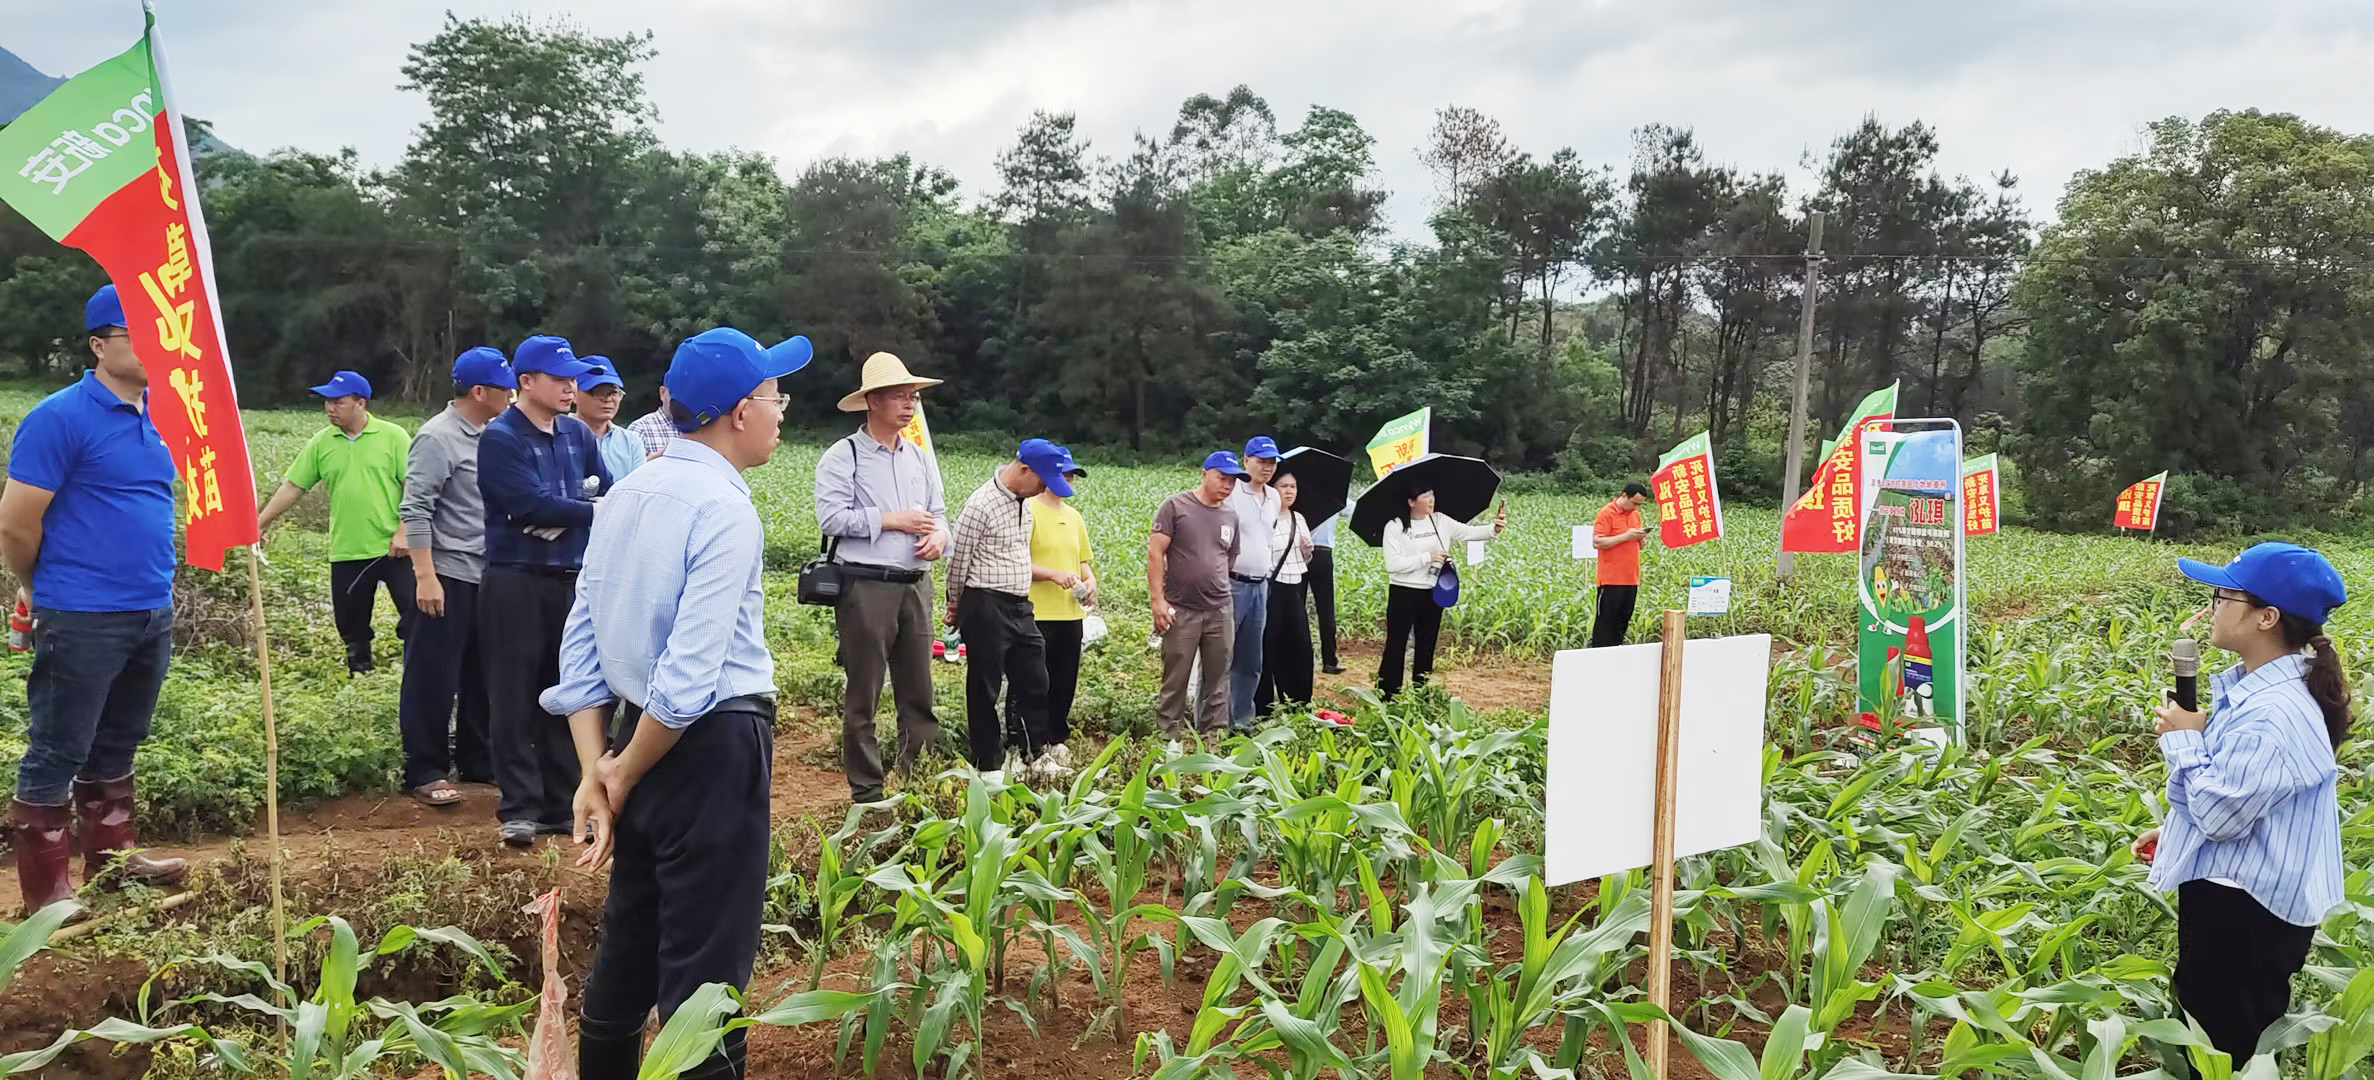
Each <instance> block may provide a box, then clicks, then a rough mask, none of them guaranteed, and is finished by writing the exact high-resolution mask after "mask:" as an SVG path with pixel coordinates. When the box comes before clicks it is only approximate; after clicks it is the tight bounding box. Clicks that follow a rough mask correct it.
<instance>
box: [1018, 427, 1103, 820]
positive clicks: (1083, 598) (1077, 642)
mask: <svg viewBox="0 0 2374 1080" xmlns="http://www.w3.org/2000/svg"><path fill="white" fill-rule="evenodd" d="M1063 474H1064V476H1066V477H1068V478H1070V479H1071V481H1072V487H1073V488H1074V489H1075V490H1076V489H1077V488H1078V487H1079V481H1080V478H1081V477H1083V476H1086V475H1088V470H1086V469H1083V468H1081V467H1080V465H1079V463H1078V462H1076V461H1073V460H1072V452H1071V451H1070V450H1068V449H1066V450H1064V451H1063ZM1093 554H1094V553H1093V552H1092V551H1091V550H1090V549H1089V546H1088V522H1087V521H1086V520H1085V519H1083V518H1082V517H1081V516H1080V512H1079V511H1078V510H1075V509H1073V508H1072V507H1071V504H1069V503H1066V502H1064V501H1063V500H1062V499H1061V498H1059V497H1057V496H1056V494H1055V493H1054V492H1052V491H1042V492H1040V493H1039V494H1038V495H1037V496H1035V497H1033V498H1032V499H1031V500H1030V606H1031V610H1032V617H1033V618H1035V619H1037V620H1038V624H1039V634H1040V636H1042V637H1044V638H1046V639H1047V730H1046V731H1043V732H1031V733H1030V735H1031V737H1030V738H1029V739H1027V740H1026V742H1025V744H1026V745H1030V746H1043V747H1046V748H1047V749H1046V750H1045V751H1044V752H1043V753H1041V754H1040V755H1039V756H1038V758H1037V759H1036V760H1034V761H1032V762H1030V763H1028V764H1027V765H1025V766H1024V767H1023V768H1024V772H1025V774H1026V778H1027V777H1028V776H1032V775H1035V776H1038V777H1041V778H1044V779H1049V780H1053V779H1060V778H1061V777H1063V776H1065V775H1066V774H1068V773H1070V772H1071V771H1072V751H1071V747H1070V746H1067V745H1065V744H1066V742H1067V740H1069V739H1070V738H1071V734H1072V697H1073V695H1074V694H1075V693H1076V692H1077V691H1078V690H1079V688H1080V650H1081V647H1082V646H1081V634H1080V631H1081V626H1082V623H1083V622H1084V621H1085V620H1086V619H1087V616H1088V612H1087V608H1086V607H1085V606H1083V605H1093V604H1095V603H1096V571H1095V569H1094V568H1092V567H1091V566H1090V565H1089V559H1090V558H1091V557H1092V556H1093ZM1008 707H1009V709H1010V708H1011V705H1010V704H1009V706H1008ZM1016 723H1017V721H1016V719H1015V718H1014V717H1013V716H1012V715H1011V714H1010V713H1009V715H1008V716H1007V718H1006V728H1007V738H1008V739H1009V740H1011V739H1012V738H1013V737H1014V734H1015V732H1014V731H1013V728H1014V726H1015V724H1016Z"/></svg>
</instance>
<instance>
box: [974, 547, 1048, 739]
mask: <svg viewBox="0 0 2374 1080" xmlns="http://www.w3.org/2000/svg"><path fill="white" fill-rule="evenodd" d="M956 632H957V633H959V634H962V635H964V668H965V671H964V720H965V734H966V736H967V737H968V738H969V740H970V742H971V744H972V753H973V767H974V768H977V769H981V770H982V771H984V772H986V771H988V770H990V769H996V768H1001V767H1003V765H1004V764H1005V750H1006V747H1005V735H1004V728H1003V725H1001V724H1000V723H999V720H998V707H997V695H998V691H999V689H1001V688H1004V689H1006V690H1007V691H1008V693H1010V694H1012V695H1013V700H1012V701H1011V702H1009V703H1008V705H1007V710H1008V711H1009V712H1011V713H1012V714H1013V716H1014V718H1015V720H1016V722H1017V726H1019V727H1020V728H1021V735H1022V753H1023V756H1025V757H1037V756H1038V754H1039V751H1040V750H1043V749H1045V748H1046V747H1047V746H1048V745H1050V744H1051V742H1052V740H1050V739H1049V738H1048V737H1047V736H1048V734H1049V732H1048V727H1047V639H1045V638H1043V637H1040V636H1039V623H1038V620H1037V619H1034V618H1032V617H1031V607H1030V598H1029V597H1027V596H1015V595H1014V594H1012V593H1002V592H996V591H993V590H990V589H966V590H965V591H964V596H963V597H962V598H961V599H959V600H958V601H957V602H956Z"/></svg>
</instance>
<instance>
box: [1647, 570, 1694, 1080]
mask: <svg viewBox="0 0 2374 1080" xmlns="http://www.w3.org/2000/svg"><path fill="white" fill-rule="evenodd" d="M1687 619H1688V616H1686V615H1684V614H1683V613H1681V612H1679V611H1667V612H1666V613H1665V632H1664V634H1663V641H1664V643H1665V654H1664V658H1663V659H1664V664H1663V667H1662V669H1661V670H1660V671H1659V674H1658V677H1657V823H1656V830H1655V832H1654V833H1653V834H1652V835H1653V837H1654V844H1655V847H1654V852H1655V858H1656V862H1655V863H1653V864H1651V868H1650V871H1649V874H1650V891H1649V1000H1650V1001H1653V1002H1655V1003H1656V1005H1657V1007H1658V1008H1660V1009H1663V1010H1665V1011H1667V1012H1672V1011H1673V786H1674V780H1675V773H1676V772H1678V771H1679V765H1680V763H1681V752H1682V740H1681V727H1682V643H1683V642H1684V641H1685V640H1686V639H1687V638H1688V637H1689V631H1688V623H1687ZM1665 1044H1666V1033H1665V1021H1663V1020H1657V1021H1652V1022H1651V1023H1650V1024H1649V1071H1650V1075H1652V1076H1655V1077H1656V1078H1657V1080H1665V1076H1666V1062H1665V1057H1666V1054H1665Z"/></svg>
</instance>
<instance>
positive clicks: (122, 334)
mask: <svg viewBox="0 0 2374 1080" xmlns="http://www.w3.org/2000/svg"><path fill="white" fill-rule="evenodd" d="M91 336H92V337H95V338H98V339H99V340H101V341H114V340H115V339H117V338H128V337H131V336H132V332H131V331H129V330H123V329H118V330H117V331H116V332H114V333H112V334H92V335H91Z"/></svg>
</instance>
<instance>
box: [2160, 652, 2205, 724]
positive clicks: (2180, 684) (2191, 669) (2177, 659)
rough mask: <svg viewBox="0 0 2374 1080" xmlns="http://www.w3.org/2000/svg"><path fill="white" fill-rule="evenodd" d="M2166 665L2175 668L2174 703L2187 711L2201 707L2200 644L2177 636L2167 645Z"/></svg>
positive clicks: (2193, 710)
mask: <svg viewBox="0 0 2374 1080" xmlns="http://www.w3.org/2000/svg"><path fill="white" fill-rule="evenodd" d="M2168 665H2169V666H2170V667H2172V668H2174V669H2176V695H2175V697H2176V704H2177V707H2178V708H2181V709H2184V710H2185V711H2187V712H2195V711H2198V710H2199V709H2200V708H2201V646H2200V645H2199V644H2198V643H2196V642H2194V641H2193V639H2191V638H2177V639H2176V640H2175V641H2174V642H2172V643H2170V644H2169V646H2168Z"/></svg>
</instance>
